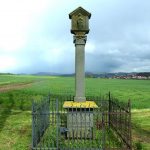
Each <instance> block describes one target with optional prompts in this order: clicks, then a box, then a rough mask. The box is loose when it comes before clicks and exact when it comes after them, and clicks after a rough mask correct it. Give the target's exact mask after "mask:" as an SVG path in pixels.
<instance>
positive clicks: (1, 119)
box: [0, 93, 14, 132]
mask: <svg viewBox="0 0 150 150" xmlns="http://www.w3.org/2000/svg"><path fill="white" fill-rule="evenodd" d="M13 106H14V97H13V94H11V93H10V94H9V105H8V106H7V107H6V108H5V107H4V108H3V109H2V111H1V112H0V132H1V131H2V129H3V128H4V126H5V122H6V120H7V118H8V117H9V116H10V114H11V109H12V108H13Z"/></svg>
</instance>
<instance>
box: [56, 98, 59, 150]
mask: <svg viewBox="0 0 150 150" xmlns="http://www.w3.org/2000/svg"><path fill="white" fill-rule="evenodd" d="M56 123H57V133H56V138H57V139H56V147H57V150H58V149H59V147H58V146H59V143H58V142H59V139H58V138H59V106H58V99H56Z"/></svg>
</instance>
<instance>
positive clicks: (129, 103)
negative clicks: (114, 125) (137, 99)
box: [128, 99, 132, 150]
mask: <svg viewBox="0 0 150 150" xmlns="http://www.w3.org/2000/svg"><path fill="white" fill-rule="evenodd" d="M128 109H129V120H128V121H129V138H130V139H129V140H130V150H132V130H131V126H132V125H131V100H130V99H129V100H128Z"/></svg>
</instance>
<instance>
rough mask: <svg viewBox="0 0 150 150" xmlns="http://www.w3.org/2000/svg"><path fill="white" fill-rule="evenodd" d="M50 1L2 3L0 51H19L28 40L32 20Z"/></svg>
mask: <svg viewBox="0 0 150 150" xmlns="http://www.w3.org/2000/svg"><path fill="white" fill-rule="evenodd" d="M47 4H48V0H42V3H41V1H40V0H5V1H0V21H1V23H0V51H2V50H3V51H8V52H10V51H18V50H19V48H21V47H23V46H24V45H25V44H26V42H27V38H28V30H29V27H30V24H31V23H32V19H36V16H38V15H41V13H42V12H43V11H45V9H46V8H47Z"/></svg>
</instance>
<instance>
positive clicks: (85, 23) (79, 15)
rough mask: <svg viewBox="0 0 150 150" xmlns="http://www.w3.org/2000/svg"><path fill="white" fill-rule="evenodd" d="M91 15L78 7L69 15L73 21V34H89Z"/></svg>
mask: <svg viewBox="0 0 150 150" xmlns="http://www.w3.org/2000/svg"><path fill="white" fill-rule="evenodd" d="M90 17H91V13H89V12H88V11H86V10H85V9H83V8H82V7H78V8H77V9H75V10H74V11H73V12H71V13H70V14H69V18H70V19H71V21H72V22H71V33H73V34H77V32H84V33H85V34H86V33H88V32H89V19H90Z"/></svg>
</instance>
